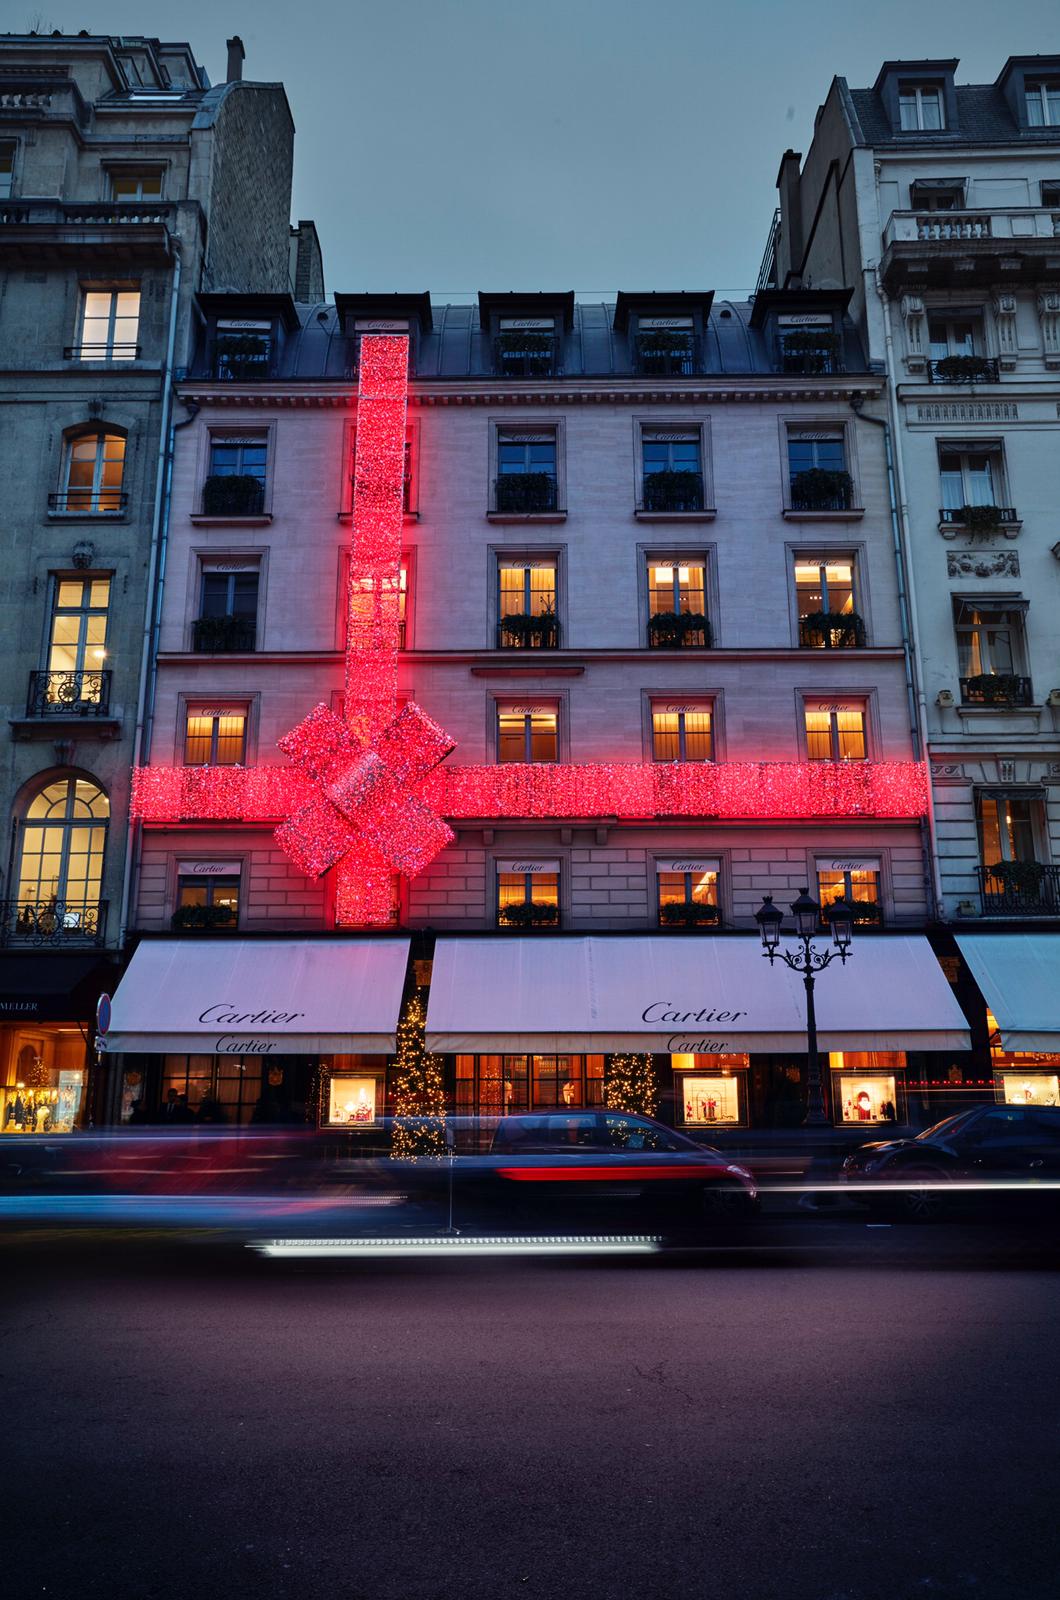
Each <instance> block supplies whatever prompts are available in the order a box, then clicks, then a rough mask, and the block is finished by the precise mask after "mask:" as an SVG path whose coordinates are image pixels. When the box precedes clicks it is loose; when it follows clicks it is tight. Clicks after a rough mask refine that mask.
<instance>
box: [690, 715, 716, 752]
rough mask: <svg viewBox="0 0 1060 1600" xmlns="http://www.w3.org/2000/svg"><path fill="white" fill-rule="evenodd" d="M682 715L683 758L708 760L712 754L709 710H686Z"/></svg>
mask: <svg viewBox="0 0 1060 1600" xmlns="http://www.w3.org/2000/svg"><path fill="white" fill-rule="evenodd" d="M683 715H684V725H685V727H684V732H685V760H686V761H709V760H710V759H711V756H712V754H713V748H712V738H711V726H710V712H709V711H686V712H684V713H683Z"/></svg>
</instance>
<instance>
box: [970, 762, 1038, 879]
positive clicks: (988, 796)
mask: <svg viewBox="0 0 1060 1600" xmlns="http://www.w3.org/2000/svg"><path fill="white" fill-rule="evenodd" d="M984 800H993V801H994V802H995V804H997V805H999V806H1000V804H1001V803H1002V802H1004V803H1005V804H1009V803H1010V802H1011V801H1013V800H1019V801H1025V802H1026V803H1027V806H1028V808H1029V813H1030V814H1029V816H1028V818H1027V821H1028V823H1029V825H1030V833H1031V848H1032V850H1033V852H1034V854H1033V855H1032V856H1030V857H1027V856H1015V855H1006V854H1005V847H1006V845H1007V842H1008V841H1007V836H1006V830H1005V829H1004V828H1003V827H1002V826H1001V819H1000V816H999V818H998V840H999V842H1000V845H1001V855H1000V856H999V857H998V862H999V863H1008V862H1019V861H1029V862H1034V863H1035V864H1037V865H1038V866H1049V865H1050V864H1051V861H1052V857H1051V854H1050V851H1049V819H1048V814H1047V808H1046V797H1045V795H1044V793H1043V791H1042V790H1041V789H1040V788H1035V787H1030V786H1027V787H1025V786H1022V785H1012V786H1011V787H1009V786H1006V785H1004V784H989V783H984V784H980V785H977V787H976V789H975V791H974V795H973V807H974V811H975V844H976V852H977V855H978V862H979V866H980V867H981V868H983V869H989V868H990V867H992V866H995V865H997V864H998V863H995V862H992V861H987V859H986V851H985V849H984V838H983V801H984Z"/></svg>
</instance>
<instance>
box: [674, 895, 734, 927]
mask: <svg viewBox="0 0 1060 1600" xmlns="http://www.w3.org/2000/svg"><path fill="white" fill-rule="evenodd" d="M659 925H660V927H663V928H720V926H721V908H720V907H719V906H713V905H708V904H706V903H705V902H704V901H702V900H669V901H667V902H666V904H665V905H661V906H660V907H659Z"/></svg>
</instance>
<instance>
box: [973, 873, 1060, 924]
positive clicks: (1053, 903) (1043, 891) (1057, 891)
mask: <svg viewBox="0 0 1060 1600" xmlns="http://www.w3.org/2000/svg"><path fill="white" fill-rule="evenodd" d="M978 871H979V897H980V900H981V901H982V906H983V916H984V917H1057V916H1060V867H1052V866H1046V865H1044V864H1043V863H1042V862H1040V861H998V862H995V863H994V865H993V866H990V867H980V868H979V869H978Z"/></svg>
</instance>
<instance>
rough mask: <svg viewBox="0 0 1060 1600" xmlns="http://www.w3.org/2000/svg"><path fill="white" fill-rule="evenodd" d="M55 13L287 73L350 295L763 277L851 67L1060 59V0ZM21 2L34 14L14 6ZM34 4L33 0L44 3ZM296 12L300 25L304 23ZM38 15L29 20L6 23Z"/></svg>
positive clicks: (120, 6)
mask: <svg viewBox="0 0 1060 1600" xmlns="http://www.w3.org/2000/svg"><path fill="white" fill-rule="evenodd" d="M40 14H41V16H42V17H43V18H44V19H45V20H46V22H47V24H48V26H49V27H63V28H65V29H67V30H70V31H76V29H77V28H79V27H82V26H89V25H90V26H91V27H92V28H93V29H98V30H108V31H110V32H113V33H134V32H135V33H152V34H156V35H160V36H162V37H169V38H173V37H186V38H187V39H188V40H189V41H190V43H191V44H192V46H193V48H194V50H195V52H196V54H197V56H198V58H199V60H200V61H201V62H202V63H203V64H204V65H205V67H206V69H207V71H208V72H209V74H210V76H211V78H212V79H213V81H214V82H218V81H220V80H222V79H223V78H224V75H225V74H224V66H225V45H224V41H225V38H226V36H227V35H229V34H231V33H239V34H240V35H241V36H242V38H243V40H244V43H245V45H246V50H247V61H246V67H245V75H246V76H247V77H248V78H251V77H252V78H259V79H282V80H283V81H284V83H285V84H286V86H287V93H288V96H289V98H290V101H291V106H292V109H293V111H294V117H295V123H296V126H297V129H298V136H297V145H296V165H295V193H294V202H293V215H294V216H295V217H299V216H303V217H312V218H314V219H315V221H316V223H317V225H318V227H319V229H320V232H321V237H322V239H323V243H324V252H325V255H324V266H325V273H326V277H327V284H328V291H329V293H331V292H333V291H334V290H335V289H340V290H350V291H353V290H361V289H368V290H387V289H425V288H429V289H430V290H431V292H432V293H433V294H434V295H435V296H436V298H444V297H445V296H446V295H447V294H448V295H453V296H456V295H464V294H473V293H474V292H475V291H476V290H478V289H493V290H496V289H512V288H515V289H539V288H540V289H571V288H573V289H576V290H578V291H579V292H583V293H591V292H593V291H600V292H603V291H612V290H614V289H616V288H619V287H621V288H626V289H638V288H714V289H716V290H717V291H718V292H719V293H724V292H733V293H736V292H742V291H746V290H749V289H750V288H751V287H753V284H754V281H755V278H756V276H757V272H758V265H759V260H760V258H761V254H762V248H763V245H764V243H765V236H766V231H767V228H768V225H769V219H770V217H771V215H772V211H773V206H774V204H775V191H774V187H773V185H774V182H775V179H776V172H777V167H778V165H779V160H780V155H781V153H782V151H783V150H784V149H785V147H786V146H788V145H791V146H793V147H794V148H795V149H796V150H805V149H806V147H807V145H808V143H809V140H810V136H811V133H812V129H813V119H814V114H815V112H816V109H817V107H818V105H819V104H820V103H821V101H822V100H823V98H824V95H825V93H826V91H827V88H828V85H829V83H830V81H831V79H832V77H833V75H834V74H837V73H839V74H842V75H843V76H845V77H846V78H847V79H848V81H849V82H850V84H851V86H852V87H855V88H857V87H863V86H865V85H868V84H871V83H872V82H873V80H874V79H875V77H876V73H877V70H878V68H879V64H880V62H881V61H883V60H885V59H887V58H889V57H905V58H911V57H919V56H932V55H934V56H959V57H960V60H961V66H960V68H959V71H958V81H961V82H970V83H986V82H992V81H993V80H994V78H995V77H996V76H997V73H998V71H999V70H1000V67H1001V65H1002V63H1003V61H1004V60H1005V58H1006V57H1007V56H1009V55H1017V54H1036V53H1049V52H1057V53H1060V5H1058V4H1057V0H1008V3H1007V4H1004V5H998V4H997V3H996V0H882V3H877V4H876V5H872V6H870V5H868V4H866V3H865V0H860V3H858V0H799V3H798V4H793V3H790V0H786V3H783V4H781V3H778V0H745V3H744V4H743V5H742V6H739V7H734V6H732V5H731V4H726V5H724V6H722V5H717V4H711V3H710V0H652V3H648V0H532V3H529V4H526V3H524V4H519V5H516V4H513V3H512V0H345V3H342V4H335V3H325V0H304V3H302V4H296V5H293V6H292V5H290V4H288V3H286V0H285V3H284V4H282V5H280V4H278V3H277V0H226V3H225V4H223V5H218V4H216V0H182V3H181V4H180V5H179V6H174V5H172V4H171V3H169V4H162V3H160V0H112V3H110V4H108V5H103V4H100V0H96V5H95V9H94V10H93V13H92V14H91V15H90V16H88V15H82V14H81V12H75V13H69V14H68V13H67V12H66V11H65V10H63V11H60V10H59V9H58V5H57V4H56V5H55V6H54V8H53V7H51V6H50V4H49V0H42V5H41V13H40ZM8 15H9V17H10V16H11V14H10V13H9V14H8ZM27 15H28V13H27ZM292 19H294V20H293V21H292ZM5 25H6V26H7V27H8V28H10V27H12V26H16V27H17V26H23V25H26V24H25V19H23V18H21V17H20V18H18V20H17V21H16V20H14V19H12V20H9V21H8V22H7V23H6V24H5Z"/></svg>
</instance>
